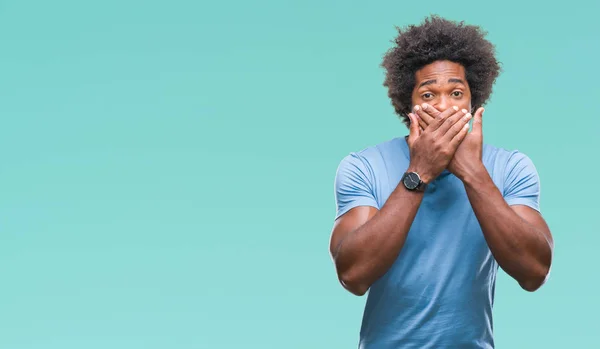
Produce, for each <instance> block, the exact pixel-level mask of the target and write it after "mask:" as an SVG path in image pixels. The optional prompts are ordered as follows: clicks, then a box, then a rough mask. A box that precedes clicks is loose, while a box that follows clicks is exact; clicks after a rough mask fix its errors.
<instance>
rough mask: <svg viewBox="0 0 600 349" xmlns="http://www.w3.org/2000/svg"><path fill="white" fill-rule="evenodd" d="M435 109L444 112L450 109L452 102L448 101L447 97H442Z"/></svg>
mask: <svg viewBox="0 0 600 349" xmlns="http://www.w3.org/2000/svg"><path fill="white" fill-rule="evenodd" d="M435 108H436V109H437V110H439V111H444V110H446V109H448V108H450V101H449V100H448V98H447V97H446V96H440V97H439V98H438V100H437V103H436V105H435Z"/></svg>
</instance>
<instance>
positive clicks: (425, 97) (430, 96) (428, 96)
mask: <svg viewBox="0 0 600 349" xmlns="http://www.w3.org/2000/svg"><path fill="white" fill-rule="evenodd" d="M432 97H433V93H429V92H426V93H423V94H422V95H421V98H423V99H431V98H432Z"/></svg>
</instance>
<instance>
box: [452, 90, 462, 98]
mask: <svg viewBox="0 0 600 349" xmlns="http://www.w3.org/2000/svg"><path fill="white" fill-rule="evenodd" d="M462 95H463V93H462V92H461V91H454V92H452V96H453V97H461V96H462Z"/></svg>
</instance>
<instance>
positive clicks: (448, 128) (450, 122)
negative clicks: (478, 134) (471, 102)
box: [436, 109, 470, 141]
mask: <svg viewBox="0 0 600 349" xmlns="http://www.w3.org/2000/svg"><path fill="white" fill-rule="evenodd" d="M468 113H469V112H468V111H467V110H466V109H461V110H459V111H457V112H455V113H454V114H453V115H452V116H450V117H447V118H445V119H444V122H443V124H442V125H441V126H440V127H439V128H438V130H437V131H436V136H437V137H446V139H447V140H448V141H450V139H452V138H453V137H454V136H455V135H456V132H458V131H460V127H462V125H459V126H458V130H457V129H453V128H452V127H453V126H454V125H455V124H456V123H457V122H459V121H461V118H462V117H464V116H465V115H467V114H468ZM469 115H470V114H469ZM454 131H456V132H454ZM447 133H450V134H449V135H448V136H446V134H447Z"/></svg>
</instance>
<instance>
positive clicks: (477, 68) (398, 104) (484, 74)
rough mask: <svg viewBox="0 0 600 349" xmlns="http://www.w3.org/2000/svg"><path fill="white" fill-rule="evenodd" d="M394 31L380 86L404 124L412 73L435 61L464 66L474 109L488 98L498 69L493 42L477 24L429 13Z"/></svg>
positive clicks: (413, 75)
mask: <svg viewBox="0 0 600 349" xmlns="http://www.w3.org/2000/svg"><path fill="white" fill-rule="evenodd" d="M397 30H398V36H397V37H396V39H395V40H394V41H393V42H394V43H395V46H394V47H392V48H391V49H389V50H388V51H387V52H386V54H385V56H384V59H383V63H382V64H381V66H382V67H383V68H385V70H386V77H385V82H384V84H383V85H384V86H386V87H387V88H388V96H389V97H390V99H391V101H392V105H393V106H394V109H395V112H396V114H398V115H399V116H400V117H401V118H402V120H403V122H404V124H406V125H407V126H408V125H409V124H410V119H409V118H408V113H410V112H411V108H412V105H411V104H412V102H411V96H412V92H413V89H414V86H415V73H416V72H417V71H418V70H419V69H421V68H422V67H423V66H425V65H428V64H430V63H433V62H435V61H439V60H448V61H451V62H454V63H459V64H461V65H462V66H463V67H464V68H465V74H466V79H467V82H468V84H469V87H470V90H471V105H472V107H473V109H474V110H475V109H477V108H479V107H480V106H483V105H484V104H485V103H486V102H487V101H488V99H489V97H490V95H491V93H492V86H493V85H494V82H495V81H496V78H497V77H498V75H499V74H500V71H501V69H500V63H499V62H498V61H497V60H496V57H495V48H494V45H492V43H490V42H489V41H487V40H486V39H485V35H486V34H487V33H486V32H484V31H483V30H482V29H481V28H480V27H478V26H474V25H465V24H464V22H458V23H457V22H454V21H450V20H447V19H443V18H441V17H439V16H437V15H433V16H431V17H430V18H425V20H424V22H423V23H421V24H420V25H418V26H416V25H410V26H408V27H407V28H405V29H403V28H397Z"/></svg>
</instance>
